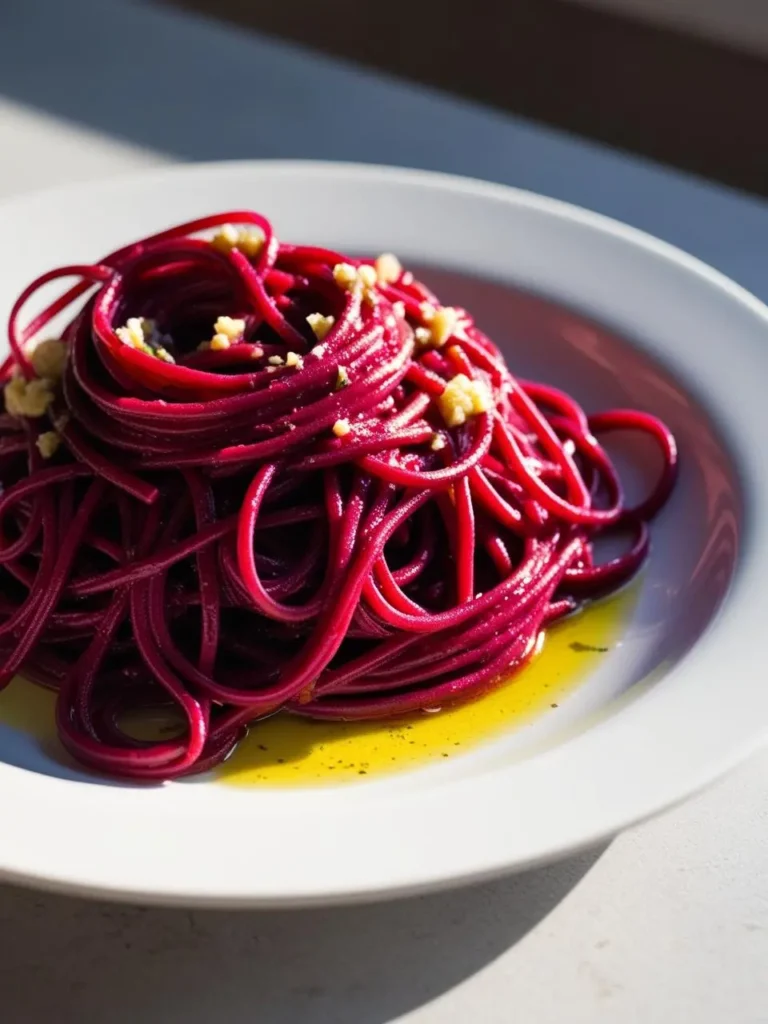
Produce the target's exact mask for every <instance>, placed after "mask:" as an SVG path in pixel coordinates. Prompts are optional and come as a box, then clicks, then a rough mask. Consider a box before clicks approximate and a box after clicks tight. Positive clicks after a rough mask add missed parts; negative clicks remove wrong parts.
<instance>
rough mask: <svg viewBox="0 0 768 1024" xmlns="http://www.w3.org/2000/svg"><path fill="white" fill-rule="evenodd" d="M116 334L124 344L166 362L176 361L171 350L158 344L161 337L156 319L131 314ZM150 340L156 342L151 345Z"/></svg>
mask: <svg viewBox="0 0 768 1024" xmlns="http://www.w3.org/2000/svg"><path fill="white" fill-rule="evenodd" d="M115 334H116V335H117V336H118V338H119V339H120V341H122V343H123V344H124V345H128V346H130V348H135V349H136V350H137V351H138V352H143V353H144V354H145V355H148V356H155V357H156V358H157V359H160V360H162V362H164V363H175V362H176V360H175V359H174V358H173V356H172V355H171V353H170V352H168V351H167V350H166V349H164V348H163V346H162V345H158V344H157V342H158V341H159V338H158V337H156V325H155V321H154V320H148V319H146V318H145V317H143V316H130V317H128V319H127V320H126V321H125V326H124V327H118V328H117V330H116V331H115ZM150 341H152V342H154V343H155V344H154V345H150V344H149V343H150Z"/></svg>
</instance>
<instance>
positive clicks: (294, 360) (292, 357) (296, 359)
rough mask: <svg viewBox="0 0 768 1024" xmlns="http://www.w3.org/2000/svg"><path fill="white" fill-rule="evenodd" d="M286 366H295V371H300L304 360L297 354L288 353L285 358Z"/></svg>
mask: <svg viewBox="0 0 768 1024" xmlns="http://www.w3.org/2000/svg"><path fill="white" fill-rule="evenodd" d="M285 365H286V366H295V367H296V369H297V370H301V369H302V368H303V366H304V360H303V359H302V357H301V356H300V355H299V353H298V352H289V353H288V355H287V356H286V357H285Z"/></svg>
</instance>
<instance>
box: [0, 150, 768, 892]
mask: <svg viewBox="0 0 768 1024" xmlns="http://www.w3.org/2000/svg"><path fill="white" fill-rule="evenodd" d="M248 172H253V173H257V174H258V173H259V172H260V173H266V172H271V173H274V174H282V173H291V174H296V173H298V174H309V175H310V176H316V175H320V176H330V177H333V176H336V175H340V174H347V175H351V176H352V177H354V178H358V179H368V180H369V181H371V182H373V181H376V180H381V179H382V178H384V179H386V180H389V181H392V182H395V183H399V184H402V185H404V186H411V185H419V186H422V187H426V188H428V189H432V190H434V189H438V190H442V191H447V192H450V193H452V194H456V193H461V194H469V195H475V196H480V197H483V196H486V197H488V198H492V199H497V200H500V201H502V202H505V203H512V204H513V205H515V204H517V205H520V206H523V207H527V208H530V209H534V210H538V211H540V212H542V213H546V214H551V215H555V216H556V217H558V218H566V219H567V220H570V221H571V222H574V223H576V224H578V225H581V226H583V227H585V228H587V229H592V230H596V231H598V232H600V233H602V234H609V235H611V236H613V237H614V238H615V239H618V240H619V241H620V242H622V243H627V244H628V245H630V246H634V247H638V246H639V247H640V248H642V249H643V250H645V251H646V252H647V253H649V254H650V255H652V256H655V257H659V258H661V259H662V260H665V261H667V262H670V263H672V264H674V265H676V266H677V267H678V268H679V269H682V270H684V271H687V272H688V273H689V274H693V275H694V276H696V277H697V278H699V279H700V280H701V281H702V282H703V283H705V284H706V285H709V286H711V287H713V288H715V289H716V290H718V291H720V292H721V293H724V294H725V295H726V296H727V297H729V298H730V299H732V300H734V301H735V302H736V303H737V304H738V305H739V306H741V307H742V308H746V309H747V310H749V311H750V312H751V313H753V314H754V315H756V316H757V318H758V319H759V320H761V321H762V322H763V325H764V328H765V330H766V338H768V306H766V305H765V304H764V303H762V302H761V301H760V300H759V299H758V298H757V297H755V296H754V295H753V294H752V293H751V292H749V291H748V290H747V289H745V288H743V287H742V286H741V285H739V284H737V283H736V282H734V281H732V280H731V279H730V278H728V277H727V276H726V275H724V274H722V273H721V272H720V271H717V270H715V269H714V268H712V267H710V266H709V265H708V264H706V263H704V262H703V261H701V260H699V259H698V258H696V257H694V256H691V255H690V254H688V253H686V252H684V251H683V250H681V249H678V248H677V247H676V246H674V245H671V244H670V243H667V242H664V241H662V240H661V239H658V238H656V237H654V236H653V235H650V234H648V233H646V232H644V231H642V230H640V229H637V228H634V227H631V226H629V225H625V224H623V223H622V222H620V221H617V220H615V219H613V218H610V217H607V216H605V215H603V214H599V213H595V212H593V211H590V210H587V209H584V208H582V207H579V206H575V205H573V204H571V203H567V202H564V201H562V200H558V199H553V198H549V197H546V196H542V195H539V194H537V193H533V192H530V191H528V190H524V189H519V188H514V187H511V186H507V185H499V184H494V183H490V182H485V181H482V180H479V179H473V178H467V177H461V176H457V175H451V174H444V173H441V172H434V171H423V170H411V169H406V168H399V167H388V166H384V165H374V164H356V163H345V162H333V161H310V160H306V161H305V160H238V161H214V162H210V163H203V164H192V165H184V164H182V165H175V164H171V165H164V166H161V167H159V168H151V169H149V170H144V171H139V172H132V173H129V174H125V175H120V176H116V177H111V178H107V179H104V180H101V181H96V182H94V181H85V182H76V183H70V184H66V185H61V186H56V187H53V188H49V189H45V190H38V191H34V192H29V193H24V194H19V195H16V196H11V197H7V198H5V199H3V200H2V201H0V217H2V216H3V214H4V213H5V212H6V211H7V210H9V209H11V208H14V207H17V206H19V205H20V204H25V203H29V204H34V203H36V202H45V201H46V200H48V201H50V200H55V199H57V198H60V199H62V200H65V199H66V196H67V195H69V194H76V195H81V194H82V193H83V192H84V191H88V190H95V191H98V192H99V193H100V194H101V195H104V196H108V194H109V193H110V192H116V193H119V191H120V190H121V189H122V188H125V187H126V186H128V185H137V186H138V185H140V184H141V185H151V184H152V183H157V184H162V183H163V182H164V181H166V180H173V179H175V178H178V177H179V176H184V177H195V176H199V177H201V178H207V177H209V176H211V175H221V174H224V175H226V174H228V173H232V174H237V173H248ZM711 411H712V410H710V412H711ZM751 482H752V483H755V482H754V481H751ZM757 483H758V484H759V481H757ZM757 491H758V492H762V493H761V494H760V497H759V500H758V499H756V498H755V496H754V493H753V491H750V490H749V488H748V487H746V486H745V502H747V499H748V498H749V507H750V509H751V510H752V512H755V511H756V510H757V511H759V509H763V510H766V511H768V500H766V499H768V488H766V487H762V488H760V487H757ZM752 518H753V519H754V518H755V517H754V516H753V517H752ZM749 530H750V537H749V539H747V540H744V541H743V542H742V546H743V547H745V549H746V548H747V547H749V548H750V549H751V550H752V552H753V553H754V550H755V547H756V546H757V545H758V542H760V541H762V542H763V543H765V542H766V541H768V528H766V527H763V526H761V524H760V523H759V522H754V521H753V522H751V523H750V524H749ZM742 557H743V556H740V558H739V568H738V569H737V573H738V575H739V576H741V575H743V574H742V571H741V570H742V566H741V561H742ZM761 562H762V565H763V567H764V568H768V551H766V554H765V555H764V556H762V557H761ZM750 576H754V569H753V571H752V572H751V574H750ZM743 590H744V583H743V580H739V581H736V582H735V583H734V585H732V593H730V594H729V596H728V598H727V600H726V602H725V604H726V606H727V607H728V608H729V609H730V606H731V604H732V602H733V600H734V595H735V599H736V600H737V603H739V602H743V601H744V596H743V593H742V591H743ZM729 617H730V616H729ZM717 619H718V621H717V623H716V624H712V625H711V626H710V632H713V631H714V632H717V633H719V632H721V630H722V629H723V623H722V621H721V620H722V612H721V613H719V614H718V616H717ZM726 628H727V627H726ZM698 646H699V644H698V643H697V645H696V647H697V648H698ZM766 740H768V720H766V721H764V722H763V723H762V724H761V727H760V729H757V728H755V730H754V735H753V737H752V738H751V739H750V740H748V741H746V740H743V741H741V742H740V743H739V745H738V746H737V747H734V748H733V749H729V751H728V752H727V754H725V753H724V754H723V755H722V756H720V757H719V758H712V759H711V763H710V767H709V770H708V771H698V772H695V773H694V776H693V777H691V778H688V779H687V781H680V782H679V783H678V785H677V786H676V787H673V789H672V790H670V792H669V793H668V796H667V797H666V798H664V799H661V800H660V799H658V797H657V798H651V800H650V802H649V803H648V806H643V805H642V802H641V803H639V804H637V806H635V808H634V810H632V811H630V812H628V813H627V814H626V815H625V816H624V817H623V818H621V817H619V818H618V819H616V818H614V820H613V821H612V823H611V825H610V827H607V828H606V827H605V826H603V827H600V828H596V829H593V830H592V831H588V832H586V833H584V834H582V835H581V836H580V837H579V839H578V840H573V839H572V840H571V841H566V842H563V843H560V844H556V846H555V848H550V849H547V850H543V851H541V852H539V853H538V854H536V855H532V856H530V857H527V858H525V857H524V858H520V859H516V860H515V861H514V864H512V865H510V864H509V863H507V862H505V861H504V859H503V857H502V858H501V860H499V859H498V858H496V859H495V860H494V859H493V858H491V860H490V861H488V862H485V863H483V864H482V865H476V866H474V867H468V868H466V870H464V871H463V872H461V871H456V870H453V871H451V872H449V873H446V874H444V875H440V873H439V872H437V873H434V875H433V877H430V878H424V877H419V878H414V879H413V880H412V881H411V882H408V883H402V882H401V883H399V884H394V885H384V886H382V885H378V886H372V887H359V888H357V889H355V888H353V887H350V888H348V889H339V890H329V891H319V890H316V891H315V890H313V891H309V890H302V889H301V887H298V888H296V889H294V891H292V892H270V891H266V890H264V889H261V890H259V891H255V890H248V891H238V892H236V893H235V892H233V893H229V894H228V893H225V892H220V891H218V892H217V891H215V890H208V891H204V890H201V888H200V885H199V883H198V884H197V887H196V888H195V889H194V890H190V889H188V888H184V887H183V886H182V887H181V888H179V889H177V890H173V889H168V888H167V886H166V887H165V888H162V887H153V886H152V884H150V882H148V881H147V880H146V879H144V881H143V882H142V883H141V884H140V885H138V886H135V885H134V886H131V885H126V884H125V882H124V881H119V880H118V881H114V880H113V881H111V882H105V881H103V880H101V881H99V880H96V879H90V880H89V879H87V878H84V877H81V876H80V875H78V872H77V871H74V872H73V871H71V870H70V871H64V872H56V871H51V870H48V871H45V870H43V871H41V870H39V869H35V868H34V867H32V866H31V865H27V866H25V865H23V864H19V863H13V858H11V862H8V861H7V858H6V855H5V848H4V847H5V844H4V841H3V839H2V837H0V879H3V880H6V881H12V882H16V883H20V884H26V885H34V886H35V887H39V888H46V889H53V890H56V891H68V892H73V891H74V892H77V893H79V894H81V895H93V896H100V897H109V898H111V899H121V900H128V901H131V900H133V901H135V900H137V899H140V900H142V901H145V902H153V903H162V904H166V905H170V904H177V905H184V906H190V905H198V906H220V907H246V906H247V907H259V906H288V905H309V904H331V903H347V902H355V901H357V902H360V901H367V900H373V899H377V898H390V897H394V896H402V895H407V894H411V893H415V892H424V891H431V890H436V889H441V888H446V887H449V886H452V885H457V884H464V883H467V882H470V881H480V880H484V879H489V878H493V877H497V876H499V875H502V874H505V873H507V872H509V871H512V870H522V869H525V868H528V867H532V866H535V865H537V864H540V863H543V862H546V861H548V860H552V859H555V858H557V857H560V856H564V855H566V854H569V853H572V852H576V851H577V850H579V849H583V848H585V847H589V846H592V845H594V844H595V843H597V842H599V841H600V840H601V839H604V838H606V837H608V836H612V835H615V834H616V833H617V832H619V831H621V830H623V829H624V828H626V827H628V826H629V825H631V824H634V823H637V822H639V821H642V820H645V819H646V818H648V817H651V816H653V815H655V814H656V813H659V812H660V811H662V810H665V809H667V808H669V807H671V806H674V805H675V804H677V803H679V802H681V801H683V800H684V799H686V798H687V797H688V796H690V795H692V794H693V793H695V792H697V791H699V790H700V789H702V788H704V787H705V786H707V785H709V784H710V783H711V782H713V781H714V780H715V779H717V778H719V777H720V776H721V775H722V774H724V773H725V772H726V771H728V770H730V769H731V768H732V767H734V766H735V765H736V764H739V763H740V762H741V761H743V760H744V759H745V758H746V757H748V756H750V754H752V753H753V752H754V751H756V750H758V749H759V748H760V747H761V746H763V745H764V744H765V742H766ZM17 771H23V770H22V769H17ZM46 784H47V785H48V786H53V787H54V788H55V786H57V785H68V786H70V787H71V783H67V782H64V781H63V780H58V779H47V780H46ZM461 784H462V783H453V784H452V786H456V785H461ZM465 784H469V783H465ZM22 788H23V787H22ZM88 788H89V787H88V786H87V785H86V786H85V787H84V789H85V790H87V789H88ZM141 792H144V793H146V791H141ZM81 796H82V793H81ZM75 802H76V803H77V802H80V798H79V797H78V799H77V800H76V801H75ZM226 802H227V803H229V802H230V801H229V800H227V801H226ZM56 817H57V818H58V815H56Z"/></svg>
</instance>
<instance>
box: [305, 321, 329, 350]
mask: <svg viewBox="0 0 768 1024" xmlns="http://www.w3.org/2000/svg"><path fill="white" fill-rule="evenodd" d="M307 323H308V324H309V326H310V327H311V328H312V332H313V334H314V335H315V337H316V338H317V340H318V341H322V340H323V338H324V337H325V336H326V334H327V333H328V332H329V331H330V329H331V328H332V327H333V325H334V324H335V323H336V318H335V317H332V316H323V314H322V313H310V314H309V316H308V317H307ZM315 352H317V349H315Z"/></svg>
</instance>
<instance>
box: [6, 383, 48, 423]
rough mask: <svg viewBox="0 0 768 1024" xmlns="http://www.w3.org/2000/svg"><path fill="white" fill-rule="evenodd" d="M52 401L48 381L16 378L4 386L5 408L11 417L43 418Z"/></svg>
mask: <svg viewBox="0 0 768 1024" xmlns="http://www.w3.org/2000/svg"><path fill="white" fill-rule="evenodd" d="M52 401H53V391H52V390H51V381H50V380H47V379H40V378H37V377H35V378H34V379H33V380H25V378H24V377H22V376H16V377H11V379H10V380H9V381H8V383H7V384H6V385H5V408H6V410H7V411H8V412H9V413H10V414H11V416H30V417H37V416H43V415H45V413H46V412H47V411H48V406H49V405H50V404H51V402H52Z"/></svg>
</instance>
